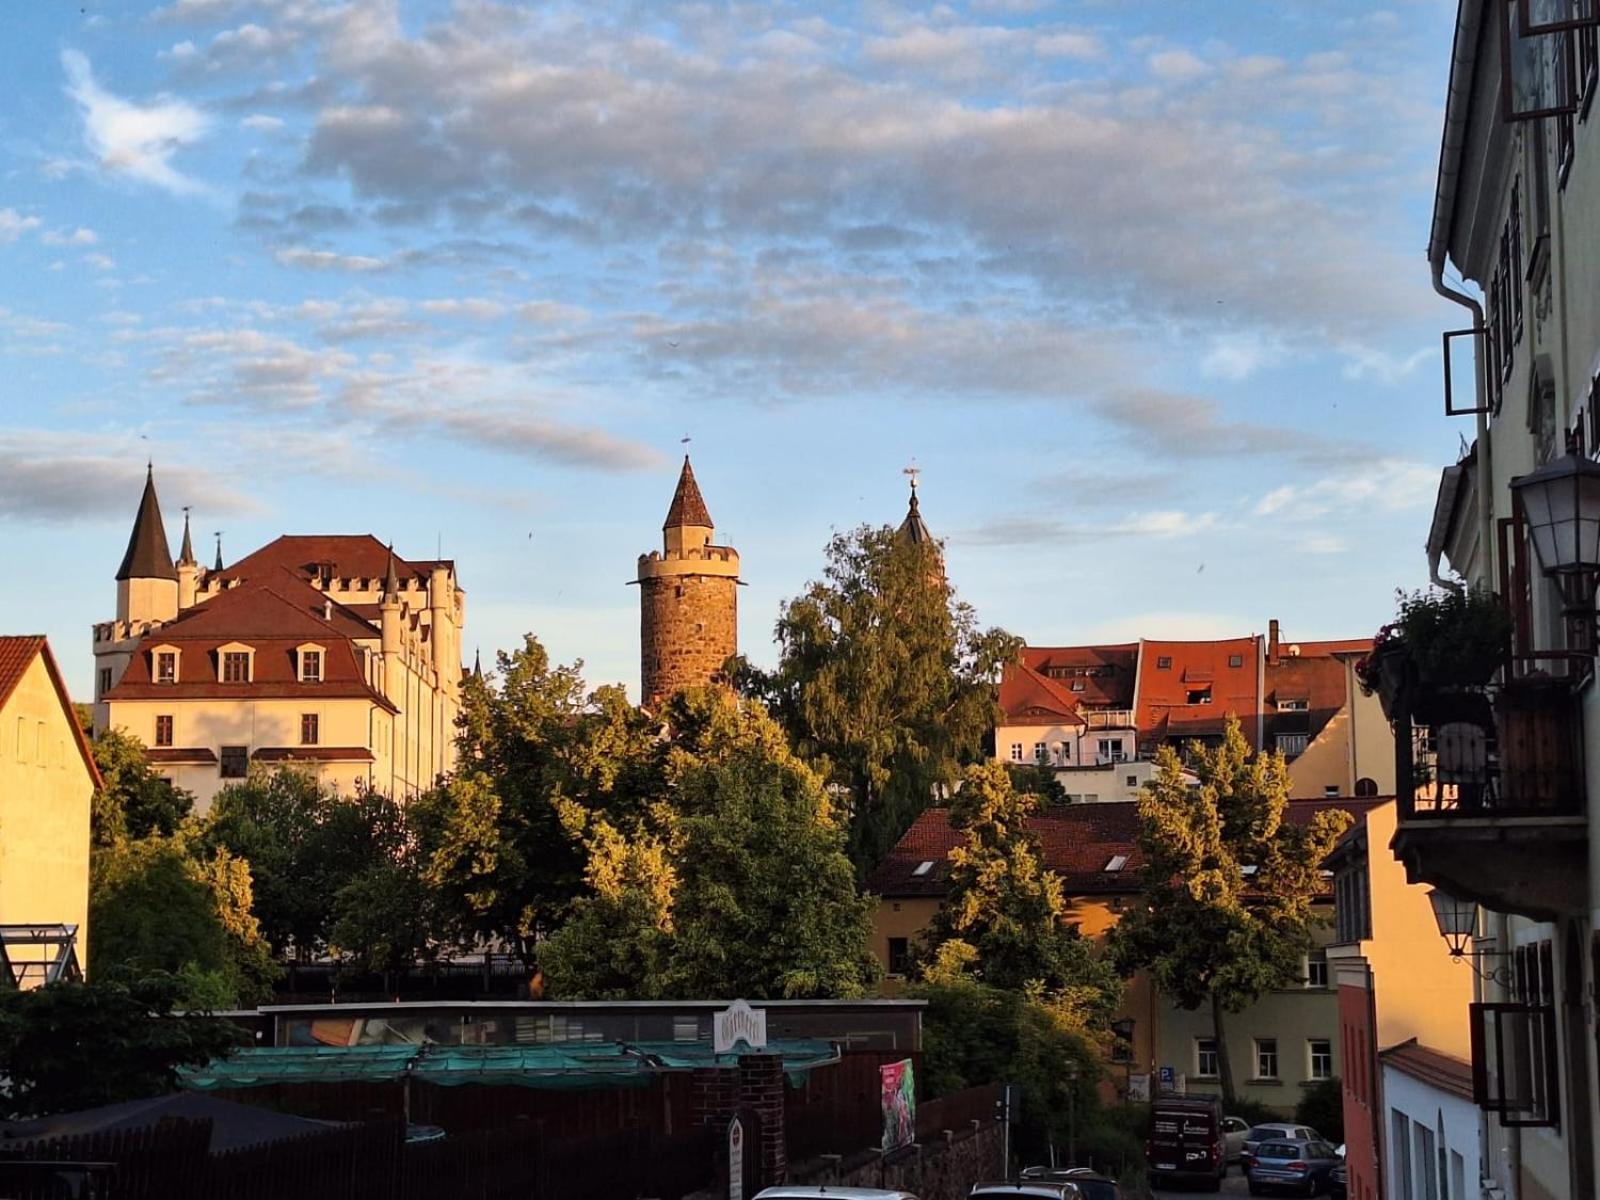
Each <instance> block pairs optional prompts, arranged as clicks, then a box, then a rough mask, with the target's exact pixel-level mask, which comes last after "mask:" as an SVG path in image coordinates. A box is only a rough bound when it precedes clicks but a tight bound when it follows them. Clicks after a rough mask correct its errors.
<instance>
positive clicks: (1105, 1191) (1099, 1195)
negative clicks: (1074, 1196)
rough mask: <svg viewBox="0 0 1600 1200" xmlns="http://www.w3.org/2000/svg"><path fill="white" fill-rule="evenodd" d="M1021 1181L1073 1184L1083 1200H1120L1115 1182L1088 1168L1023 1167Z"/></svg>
mask: <svg viewBox="0 0 1600 1200" xmlns="http://www.w3.org/2000/svg"><path fill="white" fill-rule="evenodd" d="M1022 1179H1023V1182H1024V1183H1031V1182H1033V1181H1035V1180H1038V1181H1041V1182H1046V1183H1075V1184H1077V1185H1078V1190H1079V1191H1080V1192H1082V1193H1083V1200H1122V1193H1121V1192H1119V1191H1118V1190H1117V1181H1116V1180H1115V1179H1110V1178H1107V1177H1106V1176H1104V1175H1102V1174H1100V1172H1099V1171H1095V1170H1092V1169H1090V1168H1089V1167H1025V1168H1024V1169H1023V1172H1022Z"/></svg>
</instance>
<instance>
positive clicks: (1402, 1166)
mask: <svg viewBox="0 0 1600 1200" xmlns="http://www.w3.org/2000/svg"><path fill="white" fill-rule="evenodd" d="M1389 1117H1390V1125H1391V1127H1392V1129H1393V1133H1392V1134H1391V1135H1390V1138H1389V1144H1390V1145H1391V1146H1392V1147H1393V1148H1394V1149H1395V1151H1396V1153H1395V1156H1394V1188H1393V1190H1392V1191H1391V1192H1390V1194H1391V1195H1393V1196H1395V1197H1396V1200H1416V1193H1415V1192H1414V1191H1413V1189H1412V1185H1413V1183H1414V1182H1415V1181H1414V1180H1413V1178H1412V1175H1411V1122H1410V1120H1408V1119H1407V1117H1406V1115H1405V1113H1403V1112H1401V1111H1399V1110H1398V1109H1390V1110H1389Z"/></svg>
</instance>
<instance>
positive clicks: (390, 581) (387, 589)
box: [383, 546, 400, 603]
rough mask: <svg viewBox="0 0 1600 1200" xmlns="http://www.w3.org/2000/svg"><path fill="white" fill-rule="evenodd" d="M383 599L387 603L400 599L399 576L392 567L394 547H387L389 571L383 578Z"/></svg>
mask: <svg viewBox="0 0 1600 1200" xmlns="http://www.w3.org/2000/svg"><path fill="white" fill-rule="evenodd" d="M383 599H384V602H385V603H387V602H389V601H391V600H393V601H395V602H396V603H398V602H399V600H400V576H399V575H398V574H396V573H395V569H394V547H393V546H390V547H389V573H388V574H387V575H386V576H384V580H383Z"/></svg>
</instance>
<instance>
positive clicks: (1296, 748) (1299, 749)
mask: <svg viewBox="0 0 1600 1200" xmlns="http://www.w3.org/2000/svg"><path fill="white" fill-rule="evenodd" d="M1310 742H1311V736H1310V735H1309V734H1305V733H1280V734H1278V735H1277V741H1276V744H1277V747H1278V752H1279V753H1280V754H1283V755H1285V756H1286V757H1289V758H1293V757H1295V756H1296V755H1299V754H1304V753H1305V752H1306V746H1308V745H1309V744H1310Z"/></svg>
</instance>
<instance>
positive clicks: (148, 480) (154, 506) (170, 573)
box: [117, 467, 178, 583]
mask: <svg viewBox="0 0 1600 1200" xmlns="http://www.w3.org/2000/svg"><path fill="white" fill-rule="evenodd" d="M177 578H178V572H177V571H176V570H174V569H173V566H172V550H171V549H170V548H169V547H168V546H167V531H166V528H165V526H163V525H162V524H161V505H160V503H159V502H158V501H157V500H156V479H155V468H154V467H147V468H146V469H145V476H144V495H143V496H141V497H139V511H138V513H137V514H135V516H134V518H133V532H132V533H131V534H129V535H128V550H127V553H125V554H124V555H123V556H122V565H121V566H120V567H118V568H117V581H118V582H119V583H120V582H121V581H122V580H124V579H171V580H174V581H176V580H177Z"/></svg>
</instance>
